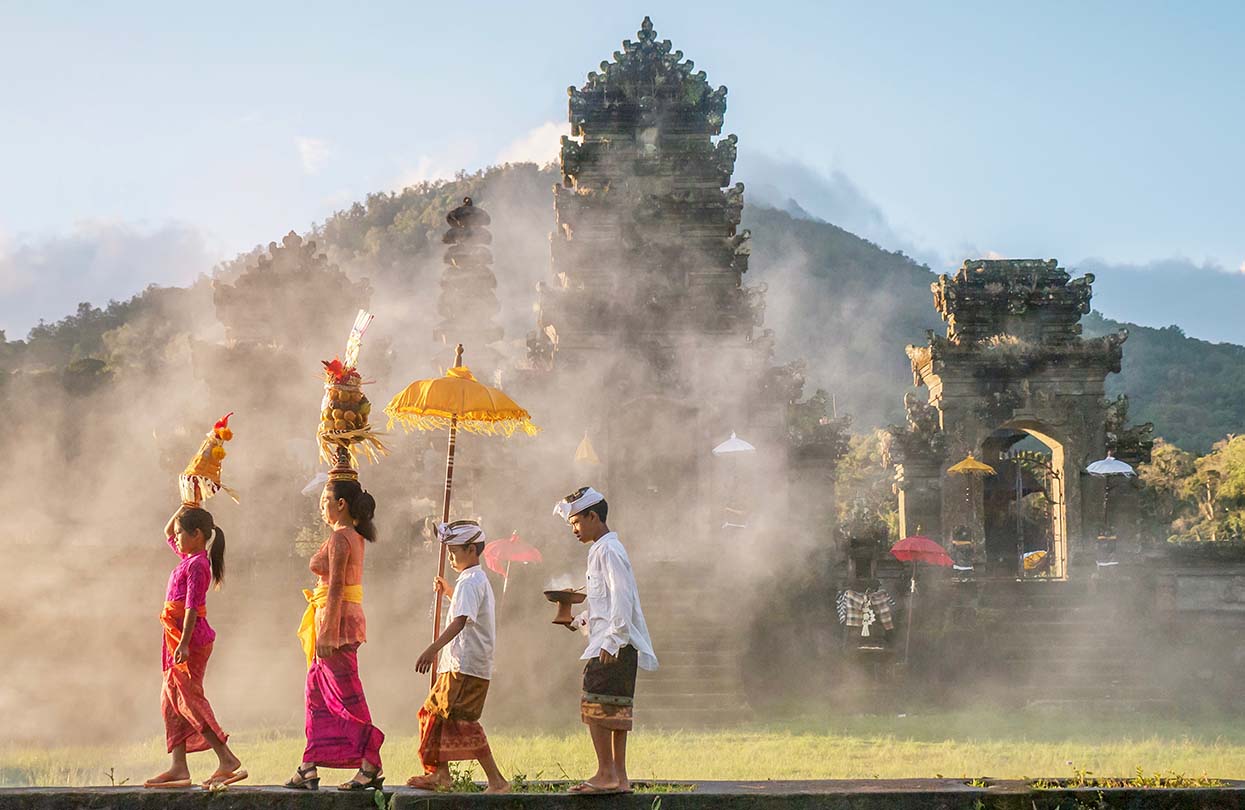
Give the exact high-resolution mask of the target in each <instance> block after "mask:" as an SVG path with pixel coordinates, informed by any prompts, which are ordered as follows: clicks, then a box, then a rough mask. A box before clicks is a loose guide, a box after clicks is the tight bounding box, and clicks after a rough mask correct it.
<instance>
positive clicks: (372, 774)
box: [337, 768, 385, 792]
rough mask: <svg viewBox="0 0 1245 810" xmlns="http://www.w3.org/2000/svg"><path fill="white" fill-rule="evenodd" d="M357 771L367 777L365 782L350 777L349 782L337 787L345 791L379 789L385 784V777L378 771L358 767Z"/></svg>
mask: <svg viewBox="0 0 1245 810" xmlns="http://www.w3.org/2000/svg"><path fill="white" fill-rule="evenodd" d="M359 773H360V774H363V775H364V776H366V777H367V781H366V782H359V781H356V780H354V779H351V780H350V781H349V782H344V783H343V784H340V785H338V786H337V789H338V790H344V791H347V792H349V791H352V790H380V789H381V788H382V787H383V786H384V784H385V777H384V776H382V775H381V772H380V771H365V770H363V769H362V768H360V769H359ZM357 775H358V774H356V776H357Z"/></svg>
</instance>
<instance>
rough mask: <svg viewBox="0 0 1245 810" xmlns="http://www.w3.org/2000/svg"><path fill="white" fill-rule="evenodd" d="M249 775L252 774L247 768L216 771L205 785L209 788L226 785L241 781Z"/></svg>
mask: <svg viewBox="0 0 1245 810" xmlns="http://www.w3.org/2000/svg"><path fill="white" fill-rule="evenodd" d="M248 776H250V774H249V773H247V772H246V771H245V770H241V771H233V772H231V773H214V774H212V775H211V776H209V777H208V778H207V781H205V782H204V783H203V787H205V788H207V789H209V790H210V789H212V788H213V787H225V786H227V785H232V784H234V783H235V782H241V781H242V780H243V779H246V778H247V777H248Z"/></svg>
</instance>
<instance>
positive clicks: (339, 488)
mask: <svg viewBox="0 0 1245 810" xmlns="http://www.w3.org/2000/svg"><path fill="white" fill-rule="evenodd" d="M354 476H357V474H355V473H354V471H353V470H349V471H348V472H346V471H340V470H338V469H337V468H334V470H333V472H332V473H330V478H329V482H328V483H327V484H325V486H324V492H323V493H322V494H321V495H320V513H321V517H322V518H323V519H324V522H325V523H326V524H328V525H329V526H330V527H331V528H332V529H333V534H332V536H330V537H329V539H328V540H326V541H324V545H322V546H320V549H319V551H317V552H316V553H315V554H314V555H313V556H312V558H311V565H310V567H311V572H312V573H313V574H315V575H316V576H317V577H318V578H319V579H318V581H317V584H316V588H315V590H314V591H303V593H304V595H306V597H307V602H308V605H307V612H306V613H305V614H304V615H303V624H302V627H301V628H300V629H299V637H300V638H301V639H302V642H303V651H304V653H305V654H306V656H307V666H308V669H307V690H306V701H307V702H306V715H307V723H306V725H307V747H306V749H305V750H304V752H303V761H302V764H301V765H299V767H298V770H297V773H296V774H295V776H294V777H293V778H291V779H290V780H289V781H288V782H286V783H285V787H287V788H291V789H294V790H318V789H319V786H320V777H319V773H318V771H317V770H316V767H317V766H323V767H326V768H357V769H358V772H357V773H356V774H355V776H354V778H353V779H351V780H350V781H349V782H346V783H344V784H342V785H339V786H338V789H339V790H369V789H376V788H380V787H381V786H382V785H383V784H384V781H385V778H384V775H383V774H382V772H381V760H380V746H381V744H382V743H383V742H384V741H385V735H384V734H383V733H381V731H380V729H378V728H376V726H374V725H372V715H371V712H370V711H368V707H367V699H366V698H365V697H364V695H363V683H362V682H361V681H360V680H359V660H358V655H357V652H358V649H359V645H360V644H362V643H363V642H364V641H366V640H367V624H366V621H365V620H364V617H363V552H364V540H365V539H366V540H368V541H374V540H375V539H376V526H375V524H374V523H373V522H372V518H373V517H374V515H375V513H376V501H375V500H374V499H373V498H372V496H371V495H369V494H368V493H366V492H364V491H363V488H362V487H360V486H359V482H358V480H357V477H354ZM335 478H336V479H337V480H335Z"/></svg>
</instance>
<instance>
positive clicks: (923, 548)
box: [891, 534, 951, 568]
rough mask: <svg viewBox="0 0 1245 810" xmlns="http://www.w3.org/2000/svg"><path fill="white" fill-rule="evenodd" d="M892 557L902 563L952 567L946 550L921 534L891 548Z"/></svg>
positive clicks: (906, 538)
mask: <svg viewBox="0 0 1245 810" xmlns="http://www.w3.org/2000/svg"><path fill="white" fill-rule="evenodd" d="M891 556H893V557H894V558H895V559H897V560H899V561H901V562H912V563H918V562H922V563H929V564H930V565H941V566H943V567H944V568H946V567H949V566H950V565H951V557H950V555H948V554H947V552H946V549H944V548H943V547H942V546H940V545H938V544H937V543H935V542H934V541H933V540H930V539H929V538H928V537H924V536H922V535H919V534H914V535H913V536H911V537H905V538H904V539H902V540H900V541H899V542H898V543H896V544H895V545H893V546H891Z"/></svg>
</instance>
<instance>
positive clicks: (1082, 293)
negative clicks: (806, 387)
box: [889, 259, 1150, 579]
mask: <svg viewBox="0 0 1245 810" xmlns="http://www.w3.org/2000/svg"><path fill="white" fill-rule="evenodd" d="M1093 281H1094V278H1093V276H1092V275H1085V276H1082V277H1079V278H1075V279H1073V278H1071V277H1070V275H1069V274H1068V272H1067V271H1066V270H1064V269H1063V268H1061V267H1059V265H1058V262H1056V261H1055V260H1053V259H1052V260H1048V261H1043V260H1030V259H1025V260H1010V259H1009V260H972V261H966V262H964V264H963V266H962V267H961V268H960V269H959V271H957V272H956V274H955V275H954V276H948V275H943V276H941V277H940V278H939V279H938V281H936V282H935V283H934V284H933V285H931V289H932V290H933V293H934V305H935V306H936V307H937V309H938V311H939V313H940V314H941V315H942V318H943V320H944V321H946V323H947V332H946V335H945V336H939V335H936V334H934V333H932V332H931V333H930V334H929V340H928V343H927V344H926V345H924V346H908V349H907V352H908V357H909V358H910V359H911V361H912V372H913V382H914V384H915V385H917V386H918V387H924V388H926V389H928V391H929V399H928V402H921V401H919V399H918V398H916V397H914V396H912V395H909V397H908V398H907V401H906V405H907V423H906V424H905V425H903V426H896V427H892V428H891V430H890V437H889V438H890V454H891V458H892V459H893V462H894V464H895V481H896V490H897V492H898V495H899V511H900V533H901V536H907V535H910V534H916V533H918V532H920V533H923V534H927V535H929V536H931V537H933V538H934V539H936V540H938V541H940V542H943V543H946V544H948V545H949V546H950V545H952V544H954V545H955V546H956V547H957V548H958V549H959V561H960V562H961V563H963V566H962V567H963V568H964V569H965V570H967V569H970V568H971V570H973V571H974V572H976V573H977V574H985V575H988V576H1005V577H1006V576H1023V575H1026V569H1025V567H1024V565H1023V563H1022V560H1023V557H1024V555H1025V554H1026V553H1030V552H1032V551H1036V550H1041V551H1046V552H1047V554H1046V556H1045V558H1044V559H1043V560H1042V565H1041V566H1040V567H1038V568H1036V569H1035V571H1034V572H1033V573H1034V574H1036V575H1039V576H1045V577H1053V578H1058V579H1063V578H1067V577H1068V576H1069V575H1070V574H1074V573H1075V572H1077V571H1078V570H1085V569H1092V568H1093V566H1094V563H1095V560H1096V556H1095V555H1096V553H1098V552H1097V549H1096V544H1095V540H1096V539H1097V538H1098V537H1099V536H1100V535H1112V536H1113V533H1112V531H1111V529H1110V528H1109V527H1108V526H1107V525H1106V522H1105V521H1106V515H1105V511H1104V510H1105V507H1104V502H1103V498H1102V486H1103V485H1102V482H1101V481H1100V480H1099V479H1095V478H1092V477H1091V476H1089V475H1088V474H1086V473H1085V472H1084V470H1085V468H1086V466H1087V465H1088V464H1089V463H1091V462H1093V461H1096V460H1098V459H1100V458H1102V457H1103V456H1104V455H1105V454H1106V453H1107V451H1108V450H1114V449H1117V448H1118V449H1119V450H1120V451H1122V455H1130V456H1132V458H1128V459H1127V460H1129V461H1131V462H1133V463H1136V462H1138V461H1144V460H1147V459H1148V455H1149V452H1148V451H1149V446H1150V443H1149V441H1148V429H1149V426H1142V427H1140V428H1137V429H1134V430H1133V431H1132V432H1133V433H1137V434H1139V435H1136V436H1134V435H1131V434H1129V433H1128V432H1127V431H1124V430H1123V429H1122V426H1119V425H1115V424H1114V422H1115V421H1118V418H1117V415H1118V412H1119V411H1120V410H1121V409H1123V408H1125V407H1126V406H1125V403H1124V402H1123V401H1122V400H1121V401H1117V402H1111V401H1108V400H1107V399H1106V388H1105V381H1106V377H1107V375H1108V374H1110V373H1113V372H1119V370H1120V360H1121V357H1122V353H1123V348H1122V347H1123V344H1124V341H1125V339H1126V338H1127V337H1128V333H1127V332H1126V331H1124V330H1121V331H1120V332H1118V333H1116V334H1110V335H1105V336H1103V337H1096V338H1083V337H1082V336H1081V325H1080V319H1081V316H1082V315H1083V314H1085V313H1088V312H1089V303H1090V297H1091V295H1092V291H1091V286H1092V284H1093ZM970 454H971V455H973V456H974V457H975V458H976V459H978V460H980V461H982V462H984V463H986V464H988V465H990V466H991V467H992V468H994V470H995V475H987V476H980V477H978V476H971V475H967V476H966V475H956V474H954V473H951V472H949V471H948V470H949V468H950V467H951V466H953V465H954V464H956V462H958V461H960V460H961V459H964V458H965V457H966V456H968V455H970ZM1035 496H1036V497H1035Z"/></svg>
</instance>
